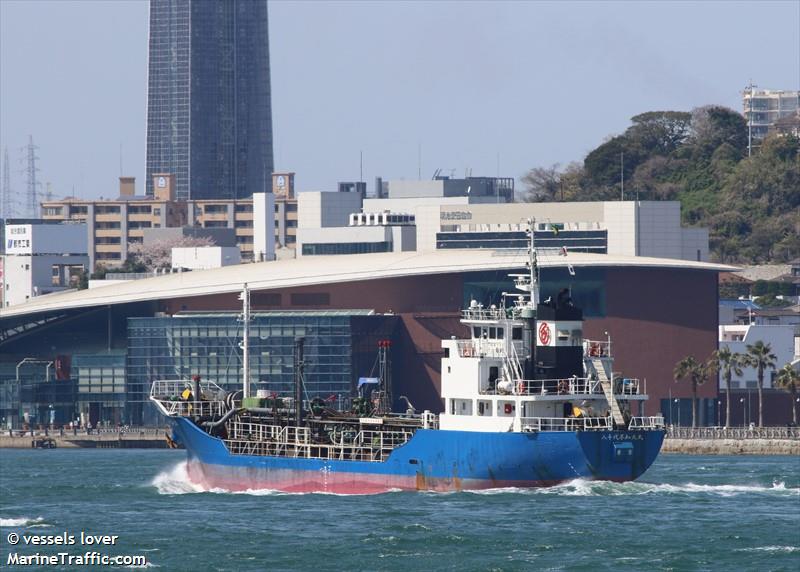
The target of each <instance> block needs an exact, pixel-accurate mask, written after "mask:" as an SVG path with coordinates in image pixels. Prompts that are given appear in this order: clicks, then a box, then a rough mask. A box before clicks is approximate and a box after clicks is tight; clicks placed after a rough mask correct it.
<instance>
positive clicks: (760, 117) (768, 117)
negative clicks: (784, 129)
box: [742, 89, 800, 139]
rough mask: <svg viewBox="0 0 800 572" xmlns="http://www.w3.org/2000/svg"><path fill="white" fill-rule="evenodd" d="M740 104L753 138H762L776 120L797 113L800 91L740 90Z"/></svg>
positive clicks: (799, 108) (799, 105) (799, 107)
mask: <svg viewBox="0 0 800 572" xmlns="http://www.w3.org/2000/svg"><path fill="white" fill-rule="evenodd" d="M742 104H743V108H744V116H745V119H747V122H748V124H749V126H750V129H751V133H752V136H753V139H763V138H764V137H766V136H767V133H768V132H769V130H770V127H772V126H774V124H775V122H776V121H778V120H779V119H781V118H783V117H790V116H793V115H796V114H797V113H798V111H799V110H800V91H783V90H771V89H754V90H750V89H747V90H745V91H744V92H742Z"/></svg>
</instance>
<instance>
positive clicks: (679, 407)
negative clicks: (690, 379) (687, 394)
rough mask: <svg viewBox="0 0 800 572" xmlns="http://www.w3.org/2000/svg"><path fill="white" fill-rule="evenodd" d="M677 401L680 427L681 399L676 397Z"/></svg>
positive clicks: (679, 424)
mask: <svg viewBox="0 0 800 572" xmlns="http://www.w3.org/2000/svg"><path fill="white" fill-rule="evenodd" d="M675 403H677V404H678V405H677V407H678V427H680V426H681V400H680V399H677V398H676V399H675Z"/></svg>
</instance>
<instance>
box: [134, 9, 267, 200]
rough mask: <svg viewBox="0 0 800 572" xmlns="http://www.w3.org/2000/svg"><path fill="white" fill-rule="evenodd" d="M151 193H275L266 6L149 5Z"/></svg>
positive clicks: (223, 196) (217, 195)
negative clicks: (169, 186)
mask: <svg viewBox="0 0 800 572" xmlns="http://www.w3.org/2000/svg"><path fill="white" fill-rule="evenodd" d="M148 78H149V81H148V95H147V166H146V173H147V175H146V192H147V194H148V195H152V194H153V175H154V174H155V173H169V174H173V175H174V176H175V198H177V199H179V200H180V199H242V198H248V197H250V196H251V195H252V194H253V193H254V192H268V191H269V190H270V189H271V187H272V181H271V177H272V170H273V156H272V115H271V114H272V111H271V102H270V66H269V41H268V21H267V2H266V0H220V1H218V0H150V39H149V61H148Z"/></svg>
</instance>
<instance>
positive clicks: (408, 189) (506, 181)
mask: <svg viewBox="0 0 800 572" xmlns="http://www.w3.org/2000/svg"><path fill="white" fill-rule="evenodd" d="M380 197H382V198H389V199H417V198H423V197H466V198H468V199H471V200H474V201H480V202H493V203H510V202H513V201H514V179H513V178H510V177H502V178H501V177H466V178H464V179H455V178H450V177H446V176H439V175H437V176H435V177H434V178H433V179H430V180H424V179H423V180H402V179H401V180H390V181H381V189H380Z"/></svg>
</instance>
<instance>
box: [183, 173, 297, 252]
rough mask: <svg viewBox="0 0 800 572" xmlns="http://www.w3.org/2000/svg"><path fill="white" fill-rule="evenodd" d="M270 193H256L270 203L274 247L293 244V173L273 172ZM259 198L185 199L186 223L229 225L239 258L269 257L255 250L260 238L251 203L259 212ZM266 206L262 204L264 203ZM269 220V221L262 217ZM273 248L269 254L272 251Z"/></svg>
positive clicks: (295, 202) (294, 213) (294, 206)
mask: <svg viewBox="0 0 800 572" xmlns="http://www.w3.org/2000/svg"><path fill="white" fill-rule="evenodd" d="M272 188H273V192H272V193H263V194H257V195H254V196H264V197H266V199H267V201H268V202H270V203H272V206H271V210H272V212H273V213H274V222H273V223H272V226H273V227H274V229H275V231H274V248H292V249H293V248H295V245H296V244H297V199H296V198H295V194H294V173H274V174H273V175H272ZM259 201H260V199H259V200H257V201H255V203H254V200H253V198H249V199H237V200H212V199H208V200H197V201H194V200H190V201H187V211H188V213H189V223H188V224H189V225H191V226H196V227H202V228H232V229H234V230H235V231H236V244H237V245H238V246H239V249H240V250H241V252H242V261H253V260H262V259H267V260H269V259H271V258H272V256H271V255H269V254H259V252H260V250H259V247H258V246H256V247H255V248H254V243H255V244H256V245H258V244H259V243H261V242H263V240H260V239H259V234H260V233H259V222H260V221H259V220H256V219H255V218H254V215H253V212H254V207H255V210H256V211H257V212H261V209H262V208H263V207H261V206H260V205H259V204H256V203H259ZM265 206H266V205H265ZM266 224H269V221H266ZM274 248H273V254H274Z"/></svg>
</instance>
